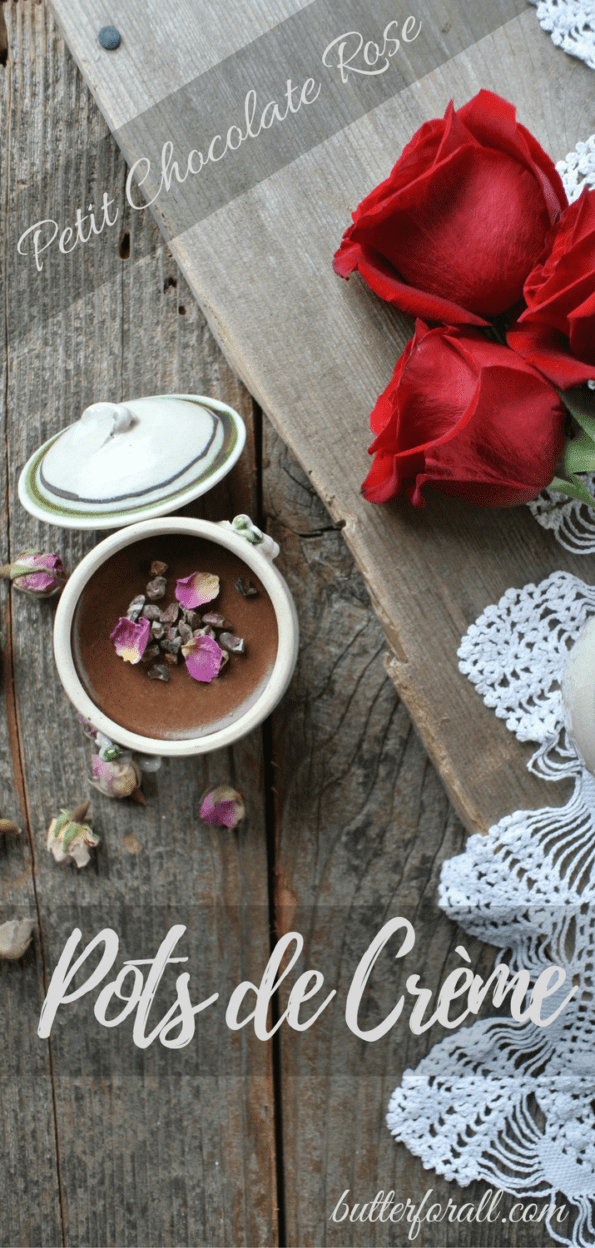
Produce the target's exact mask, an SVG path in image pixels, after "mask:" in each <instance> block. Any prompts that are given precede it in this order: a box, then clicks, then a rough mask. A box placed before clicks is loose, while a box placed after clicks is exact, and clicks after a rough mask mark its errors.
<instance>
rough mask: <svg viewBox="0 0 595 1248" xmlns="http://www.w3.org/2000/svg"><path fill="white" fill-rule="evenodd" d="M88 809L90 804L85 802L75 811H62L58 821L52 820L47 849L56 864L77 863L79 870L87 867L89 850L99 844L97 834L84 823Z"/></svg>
mask: <svg viewBox="0 0 595 1248" xmlns="http://www.w3.org/2000/svg"><path fill="white" fill-rule="evenodd" d="M88 809H89V802H84V803H83V804H82V806H77V808H76V810H73V811H70V810H65V809H62V810H61V811H60V814H59V815H58V817H57V819H52V822H51V823H50V826H49V828H48V839H47V847H48V849H49V851H50V854H52V855H53V857H54V858H55V860H56V862H76V865H77V867H78V868H79V869H80V868H81V867H86V865H87V863H88V862H89V859H90V854H89V849H90V848H93V846H95V845H98V844H99V837H98V836H97V833H96V832H93V829H92V828H91V827H90V825H89V824H88V823H85V822H84V820H85V818H86V815H87V811H88Z"/></svg>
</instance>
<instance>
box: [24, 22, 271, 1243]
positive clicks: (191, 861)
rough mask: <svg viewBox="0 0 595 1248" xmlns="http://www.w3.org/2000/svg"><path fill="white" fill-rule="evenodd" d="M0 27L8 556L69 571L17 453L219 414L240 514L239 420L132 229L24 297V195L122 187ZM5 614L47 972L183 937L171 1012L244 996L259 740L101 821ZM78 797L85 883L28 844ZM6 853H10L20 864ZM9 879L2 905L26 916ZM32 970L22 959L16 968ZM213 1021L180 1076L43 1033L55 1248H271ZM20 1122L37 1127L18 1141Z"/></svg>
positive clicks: (36, 57) (173, 281)
mask: <svg viewBox="0 0 595 1248" xmlns="http://www.w3.org/2000/svg"><path fill="white" fill-rule="evenodd" d="M3 11H4V14H5V17H6V24H7V30H8V36H9V40H10V57H11V61H10V64H11V81H12V92H13V94H12V109H13V114H12V116H13V121H12V124H11V127H10V130H9V136H10V153H9V164H8V169H9V192H8V222H9V229H8V231H7V238H8V241H7V247H6V254H7V292H8V318H9V319H8V342H9V348H8V376H7V385H6V393H7V412H8V427H7V446H8V462H9V469H10V490H9V508H8V510H7V513H6V514H7V516H8V517H9V522H10V533H9V537H10V548H11V551H12V552H13V553H14V552H15V551H17V550H18V549H20V548H23V547H25V546H27V545H29V546H32V545H34V546H39V547H41V548H44V549H48V548H50V549H59V550H60V551H61V553H62V554H63V558H64V561H65V564H66V565H67V567H68V568H70V569H71V568H72V567H73V566H74V565H75V563H76V562H77V560H78V559H79V558H80V557H81V555H82V554H83V553H84V551H85V550H86V549H88V548H89V547H90V546H91V545H93V543H94V536H93V535H92V534H87V535H81V534H78V533H63V532H60V531H58V530H56V529H52V528H49V527H48V526H44V525H42V524H38V523H37V522H35V521H33V520H32V518H31V517H30V516H28V514H27V513H26V512H24V511H23V509H22V507H21V506H20V504H19V503H18V500H17V494H16V481H17V478H18V473H19V470H20V467H21V466H22V464H23V463H24V461H25V459H26V457H27V456H28V455H29V453H30V451H31V450H32V449H33V447H34V446H36V445H39V443H40V442H41V441H42V440H43V439H45V438H47V437H48V436H50V434H51V433H52V431H54V430H58V429H60V428H62V427H63V426H64V425H65V424H66V423H67V422H68V421H70V420H72V419H74V418H76V416H77V415H78V414H79V413H80V412H81V411H82V410H83V408H84V407H85V406H86V405H87V404H88V403H89V402H90V401H91V400H93V399H98V398H101V397H104V398H108V399H118V400H119V399H121V398H123V397H126V396H129V395H132V394H133V393H135V394H139V393H141V394H142V393H157V392H159V391H174V390H179V389H182V390H185V391H193V390H199V391H200V390H206V391H208V392H209V393H211V394H212V395H214V396H216V397H217V396H220V397H222V398H224V399H225V400H226V401H228V402H231V403H232V404H234V405H235V406H236V407H238V408H239V409H240V410H241V411H242V414H243V415H244V417H245V419H246V421H247V424H248V427H249V450H248V452H247V454H246V455H245V456H244V457H243V458H242V463H241V465H238V466H237V467H236V469H235V470H234V474H233V477H230V479H229V480H228V482H227V483H226V484H225V485H222V486H221V488H220V489H219V490H218V491H214V492H213V495H212V496H209V499H208V500H207V501H205V502H204V503H203V505H202V510H203V511H204V513H205V514H207V515H209V516H210V517H211V518H215V519H219V518H222V517H223V516H229V514H230V511H233V510H235V511H238V510H247V511H254V508H255V506H256V504H257V497H256V489H255V483H256V472H255V440H254V419H253V405H252V401H251V399H250V397H249V396H248V395H247V393H246V392H245V390H244V389H243V388H242V387H241V385H240V384H239V382H238V381H237V380H236V379H235V378H234V377H233V375H232V374H231V373H230V370H229V367H228V366H227V365H226V363H225V361H223V360H222V359H221V356H220V353H219V351H218V349H217V348H216V346H215V344H214V343H213V341H212V338H211V337H210V335H209V333H208V331H207V329H206V326H205V322H204V318H203V317H202V315H201V313H200V312H199V310H198V309H197V307H196V305H195V304H194V301H193V299H192V296H191V294H190V291H189V290H188V289H187V287H186V286H185V284H184V283H183V280H182V278H181V276H180V274H179V272H178V270H177V268H176V266H175V265H174V263H173V262H172V259H171V256H170V255H169V254H168V252H167V250H166V248H165V247H164V245H163V244H162V243H161V242H160V239H159V235H158V233H157V231H156V229H155V226H154V225H153V223H152V222H151V221H150V219H149V218H148V217H145V218H144V219H142V220H139V219H136V220H134V221H133V220H129V219H128V218H126V219H123V221H122V225H123V233H122V237H121V239H120V243H121V247H120V250H121V251H122V253H123V255H124V256H127V257H128V258H126V259H120V258H119V256H118V248H117V246H113V245H111V242H110V245H109V246H106V245H105V242H106V240H105V239H98V240H97V242H96V245H95V246H94V247H89V248H88V250H87V251H83V249H80V250H79V252H78V253H76V254H75V253H73V255H72V256H70V257H62V259H63V260H64V264H63V265H62V269H61V273H60V275H59V276H57V275H56V273H55V271H54V272H53V273H50V270H49V268H48V270H47V271H45V270H44V271H43V272H41V273H39V274H38V277H39V281H38V282H30V281H25V282H24V283H23V280H22V276H23V274H22V268H21V267H20V261H19V257H18V255H17V252H16V239H17V238H18V236H19V235H18V233H17V230H20V229H21V228H22V227H21V226H20V222H21V220H22V218H23V215H24V216H25V217H26V216H27V214H31V213H36V214H38V213H39V210H40V203H42V201H40V200H39V198H38V194H39V188H40V186H43V185H44V184H48V185H49V183H50V178H49V174H50V171H51V183H52V187H53V194H54V197H55V199H54V202H55V203H56V204H57V206H58V208H59V209H60V212H61V214H62V215H66V214H67V213H72V210H73V209H72V206H73V205H84V204H87V203H89V202H91V201H92V200H94V199H95V197H96V194H97V190H98V188H99V187H101V189H102V190H103V189H104V188H105V189H107V190H108V191H109V195H110V197H113V198H114V202H115V203H117V204H118V206H119V207H120V208H121V207H122V194H123V185H124V179H125V168H124V164H123V161H122V158H121V156H120V154H119V152H118V149H117V147H116V145H115V143H114V142H113V140H112V139H111V138H109V137H107V138H106V128H105V124H104V122H103V121H102V119H101V117H100V115H99V114H98V112H97V109H96V107H95V105H94V103H93V101H92V99H91V97H90V96H89V93H88V91H87V90H86V88H85V86H84V84H83V83H82V81H81V79H80V76H79V75H78V73H77V71H76V68H75V66H74V65H73V62H72V61H71V58H70V57H69V55H68V52H67V50H66V48H65V46H64V44H63V42H62V40H61V39H60V38H59V36H58V34H57V31H56V28H55V25H54V22H53V19H52V18H51V16H50V14H49V13H48V10H47V8H46V7H45V6H41V5H26V4H25V5H24V4H16V3H10V4H5V5H4V6H3ZM0 72H2V71H0ZM58 119H59V126H60V130H61V138H60V141H58V135H57V132H56V129H55V127H56V126H57V125H58ZM89 152H91V153H92V154H93V159H91V158H90V157H89ZM42 210H43V208H42ZM29 219H31V216H29ZM126 234H128V236H129V238H128V241H126V239H125V237H124V235H126ZM12 613H13V624H14V648H13V661H14V673H15V699H16V716H17V724H18V739H19V750H20V754H21V756H22V763H23V775H24V785H25V792H26V802H27V808H28V810H29V812H30V820H31V828H32V832H33V848H34V861H33V879H34V882H35V889H36V893H37V897H38V902H39V913H40V922H41V931H42V934H43V942H44V950H45V954H46V958H47V967H48V970H50V971H51V970H52V969H53V967H54V966H55V965H56V962H57V959H58V957H59V954H60V952H61V950H62V948H63V945H64V943H65V940H66V938H67V937H68V935H69V934H70V932H71V931H72V930H73V928H74V927H75V926H79V927H80V928H81V930H82V932H83V937H84V939H85V940H87V939H89V938H90V937H91V936H92V935H94V934H96V933H97V932H98V931H99V930H100V929H101V928H102V927H104V926H112V927H113V928H114V929H115V930H116V932H118V934H119V936H120V939H121V944H122V956H126V955H127V956H131V957H135V956H136V957H145V958H147V957H151V956H153V954H154V953H155V952H156V950H157V948H158V946H159V944H160V942H161V940H162V939H163V937H164V936H165V935H166V933H167V931H168V929H169V928H170V927H171V926H172V924H174V923H180V922H182V923H186V924H187V928H188V930H187V935H186V936H185V937H184V945H185V947H184V949H183V951H182V952H183V953H184V954H187V955H188V958H189V963H188V969H189V970H190V972H191V991H192V996H193V1000H199V999H202V997H204V996H207V995H208V994H209V993H210V992H212V991H219V992H220V993H221V995H222V1001H223V1003H224V1002H225V994H226V991H227V990H229V991H231V988H232V987H233V986H235V984H236V983H238V982H240V981H241V980H242V979H243V978H247V977H248V978H260V975H261V974H262V970H263V967H264V965H265V964H266V960H267V958H268V951H269V917H268V895H267V857H266V829H265V819H264V799H263V753H262V742H261V738H260V735H259V734H258V733H256V734H253V735H252V737H250V738H249V739H248V740H247V741H245V742H242V743H241V744H240V745H238V746H237V747H234V748H233V749H230V750H228V751H225V752H224V753H219V754H214V755H211V756H209V757H208V758H204V759H197V760H194V759H193V760H175V761H174V760H172V761H171V762H170V763H168V764H166V765H164V767H163V770H162V771H161V772H159V773H158V775H157V776H155V777H151V778H149V779H147V781H146V791H147V800H148V805H147V807H146V809H142V808H141V807H138V806H135V805H131V804H130V803H123V804H119V803H117V802H111V801H109V800H108V799H107V798H105V797H103V796H101V795H100V794H99V793H97V792H95V791H94V790H92V789H91V788H90V786H89V780H88V776H89V759H90V748H89V745H88V742H86V741H85V738H84V737H83V735H82V732H81V728H80V726H79V724H78V723H77V719H76V715H75V713H74V711H73V709H72V707H71V706H70V705H69V703H68V702H67V700H66V697H65V695H64V693H63V691H62V689H61V686H60V684H59V681H58V678H57V674H56V670H55V666H54V662H53V651H52V623H53V608H52V604H51V603H41V604H37V603H32V602H30V601H28V600H27V599H25V598H24V597H23V596H20V597H18V596H17V595H16V594H13V598H12ZM225 781H233V783H234V784H236V785H237V786H238V787H239V788H240V789H241V790H242V792H243V794H244V796H245V800H246V804H247V808H248V811H249V818H248V819H247V821H246V824H245V825H243V826H242V829H241V830H240V831H239V832H238V833H237V834H236V833H230V834H229V835H227V836H220V835H219V834H218V833H217V832H214V831H213V830H207V829H205V828H204V827H202V826H201V825H200V824H199V821H198V806H199V800H200V795H201V793H202V792H203V791H204V789H205V788H206V787H207V786H208V785H209V783H210V782H225ZM86 797H91V799H92V810H93V816H94V822H95V828H96V830H97V831H98V832H99V834H100V836H101V845H100V848H99V850H98V851H97V853H96V855H95V856H94V861H93V865H90V866H89V867H88V868H87V869H85V870H83V871H81V872H77V871H76V869H75V868H66V869H60V868H58V867H57V866H56V864H55V863H54V862H53V860H52V859H51V857H50V856H49V855H48V854H47V852H46V849H45V829H46V828H47V825H48V822H49V820H50V818H51V817H52V815H53V814H54V813H55V812H56V810H57V809H58V807H59V806H60V805H64V804H66V805H70V806H72V805H73V804H75V803H78V802H79V801H81V800H83V799H84V798H86ZM0 852H3V851H2V848H1V847H0ZM10 852H11V853H13V854H17V855H18V853H19V848H18V846H17V847H16V848H15V849H14V850H11V851H10ZM27 869H28V874H27V876H26V879H25V883H24V884H23V885H22V886H21V891H22V892H24V894H25V895H27V896H28V892H27V889H28V888H29V886H30V880H31V873H30V869H29V868H27ZM15 874H16V869H15ZM16 887H17V885H16V883H15V890H16ZM15 895H16V894H15ZM36 958H37V948H36V950H35V951H34V954H33V955H32V958H31V959H30V960H31V961H32V965H33V966H35V965H36ZM3 969H4V968H3ZM9 971H10V975H11V981H10V982H11V989H12V990H13V991H14V992H15V994H16V999H15V1003H14V1008H15V1009H18V1008H19V1007H20V1011H21V1012H20V1014H19V1016H18V1027H17V1021H16V1016H14V1021H13V1023H12V1025H13V1027H14V1034H15V1048H16V1044H17V1037H18V1038H19V1047H20V1051H21V1055H22V1056H21V1062H24V1061H25V1060H28V1059H29V1051H30V1052H31V1054H32V1055H33V1057H32V1059H31V1060H32V1071H33V1075H34V1076H36V1075H37V1074H38V1072H39V1063H40V1062H41V1061H42V1060H46V1062H47V1046H44V1045H42V1044H41V1043H40V1042H39V1041H37V1039H36V1037H35V1031H36V1026H37V1019H38V1013H39V1007H40V1004H41V1000H42V995H43V994H42V992H41V991H40V990H39V987H37V989H36V990H33V991H32V990H31V984H30V983H29V984H28V981H27V980H26V979H25V978H24V977H23V976H24V975H26V973H27V966H25V967H22V966H21V965H20V964H16V966H14V967H11V968H9ZM35 982H37V981H35ZM13 985H14V988H13ZM27 986H28V988H29V993H30V995H29V998H28V999H27V1000H26V1005H25V997H24V994H25V993H26V991H27ZM172 986H173V981H172V982H171V983H170V984H169V987H168V991H169V992H171V989H172ZM201 992H202V997H201V996H200V995H199V994H200V993H201ZM195 994H196V995H195ZM170 1000H171V997H170ZM168 1004H169V1001H168ZM11 1008H12V1006H11ZM162 1012H163V1011H162ZM223 1013H224V1009H223V1008H220V1009H219V1010H218V1013H217V1014H216V1016H214V1017H213V1018H212V1019H209V1021H205V1022H204V1023H202V1021H201V1024H200V1025H199V1027H198V1032H197V1036H196V1037H195V1041H194V1042H193V1044H192V1045H191V1046H190V1047H189V1048H188V1049H186V1050H184V1051H182V1052H180V1053H178V1054H168V1053H167V1052H166V1050H163V1049H161V1046H159V1048H160V1049H161V1051H160V1052H159V1053H156V1052H155V1050H154V1049H149V1050H147V1051H146V1052H141V1051H140V1050H136V1049H135V1048H134V1047H133V1044H132V1040H131V1035H130V1030H129V1028H127V1025H124V1026H123V1028H122V1032H121V1033H120V1032H119V1031H118V1032H113V1031H110V1032H103V1031H100V1029H99V1028H98V1027H97V1024H96V1023H95V1020H94V1018H93V1015H92V1001H91V1003H90V1002H89V999H86V998H83V999H82V1000H81V1002H80V1003H78V1004H77V1005H76V1006H73V1007H71V1010H70V1011H68V1012H67V1011H65V1012H64V1014H63V1016H62V1020H61V1021H60V1019H58V1021H57V1023H56V1024H55V1027H54V1030H53V1033H52V1038H51V1053H52V1062H53V1072H54V1095H55V1105H56V1134H57V1139H58V1143H59V1152H60V1167H61V1188H62V1197H63V1213H64V1236H65V1242H66V1243H73V1244H74V1243H76V1244H79V1243H94V1244H139V1245H140V1244H149V1243H151V1244H164V1245H174V1244H193V1245H194V1244H196V1245H199V1244H204V1245H213V1244H215V1243H234V1244H236V1243H237V1244H257V1243H267V1244H274V1243H275V1242H276V1200H275V1165H274V1130H273V1119H274V1106H273V1091H272V1074H271V1055H270V1051H269V1049H268V1048H267V1047H266V1046H262V1045H261V1044H260V1042H258V1041H257V1040H256V1039H255V1038H254V1037H252V1039H251V1038H250V1036H249V1034H248V1033H242V1034H241V1035H240V1036H238V1037H236V1036H234V1035H233V1034H232V1033H231V1032H230V1031H229V1030H228V1029H227V1027H226V1026H225V1023H224V1017H223ZM12 1017H13V1015H11V1018H12ZM124 1031H126V1034H124ZM23 1033H25V1034H26V1043H25V1044H24V1045H23V1042H22V1037H23ZM44 1054H45V1055H46V1056H45V1059H43V1055H44ZM40 1055H41V1056H40ZM176 1058H177V1060H175V1059H176ZM36 1086H37V1085H36V1084H35V1085H34V1084H33V1083H32V1081H31V1080H29V1081H28V1082H26V1083H25V1084H23V1085H20V1084H19V1085H16V1086H15V1089H14V1090H13V1091H12V1092H11V1094H10V1095H11V1096H12V1100H13V1101H14V1102H15V1108H18V1109H22V1105H21V1102H22V1101H23V1100H24V1101H25V1102H26V1105H25V1108H24V1110H23V1114H24V1117H23V1123H24V1125H22V1126H21V1128H20V1133H19V1134H18V1135H17V1136H16V1141H17V1144H18V1145H19V1149H20V1153H19V1152H18V1151H17V1153H15V1156H14V1158H13V1155H12V1153H10V1154H9V1157H10V1163H11V1166H14V1167H15V1168H16V1164H17V1160H18V1159H19V1157H20V1154H21V1153H22V1152H23V1150H24V1151H25V1153H26V1157H27V1163H26V1165H25V1164H23V1163H21V1166H22V1168H21V1171H20V1175H19V1177H18V1183H17V1184H16V1185H15V1187H14V1190H13V1191H12V1193H11V1195H10V1199H11V1200H12V1202H13V1203H14V1204H15V1206H16V1205H17V1204H18V1205H20V1222H18V1221H17V1222H16V1223H14V1228H13V1224H9V1225H10V1226H11V1229H10V1231H9V1232H7V1234H8V1238H7V1240H6V1241H5V1242H7V1243H8V1242H10V1243H16V1242H18V1243H25V1242H26V1243H32V1244H33V1243H43V1244H45V1245H48V1248H49V1245H50V1244H52V1245H53V1244H56V1243H58V1242H61V1238H62V1235H61V1231H60V1229H59V1224H58V1225H56V1224H55V1222H54V1223H52V1222H51V1220H50V1218H49V1217H48V1219H47V1221H46V1223H45V1225H44V1226H43V1228H42V1229H41V1230H39V1229H38V1224H39V1220H40V1218H43V1216H44V1211H45V1210H47V1209H49V1208H51V1207H52V1204H53V1205H56V1204H57V1197H58V1184H57V1179H56V1174H55V1172H54V1176H53V1179H52V1178H51V1177H50V1175H49V1174H48V1168H47V1165H46V1163H45V1160H44V1159H45V1156H46V1153H47V1154H48V1157H49V1166H50V1172H51V1164H52V1158H51V1149H50V1148H49V1146H48V1145H47V1144H46V1143H45V1142H44V1141H43V1140H42V1139H41V1133H42V1125H41V1124H42V1113H41V1111H43V1109H44V1101H43V1098H42V1097H41V1096H40V1100H39V1101H38V1099H37V1096H35V1097H34V1096H33V1087H36ZM19 1089H20V1090H19ZM27 1097H28V1100H27ZM38 1106H39V1110H38ZM38 1112H39V1114H40V1121H39V1122H38V1123H37V1125H36V1128H35V1130H33V1129H31V1132H30V1138H28V1139H27V1138H24V1137H26V1136H27V1134H28V1132H29V1125H30V1119H31V1118H32V1117H33V1115H35V1114H37V1113H38ZM11 1130H12V1132H13V1135H12V1136H11V1137H10V1139H11V1141H12V1140H13V1137H14V1127H13V1128H11ZM11 1148H12V1142H11ZM54 1164H55V1161H54ZM36 1167H37V1168H38V1170H37V1177H35V1174H36ZM44 1167H45V1168H44ZM30 1175H31V1176H32V1177H31V1182H30V1186H29V1188H28V1191H26V1190H25V1188H26V1185H27V1184H29V1176H30ZM44 1183H45V1185H46V1189H47V1190H44V1186H43V1185H44ZM38 1193H39V1195H38ZM27 1219H29V1221H30V1228H31V1229H30V1231H28V1230H27V1228H26V1220H27ZM28 1234H30V1236H31V1237H30V1238H27V1235H28Z"/></svg>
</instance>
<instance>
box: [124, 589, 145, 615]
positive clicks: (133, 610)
mask: <svg viewBox="0 0 595 1248" xmlns="http://www.w3.org/2000/svg"><path fill="white" fill-rule="evenodd" d="M144 605H145V595H144V594H137V596H136V598H133V599H132V602H129V603H128V609H127V611H126V618H127V619H128V620H134V621H135V622H136V620H138V617H139V615H140V614H141V611H142V609H143V607H144Z"/></svg>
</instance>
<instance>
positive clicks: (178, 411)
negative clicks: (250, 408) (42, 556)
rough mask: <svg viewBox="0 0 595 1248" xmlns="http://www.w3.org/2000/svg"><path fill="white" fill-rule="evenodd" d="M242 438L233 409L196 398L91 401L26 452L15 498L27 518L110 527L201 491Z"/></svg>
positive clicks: (226, 465) (162, 510) (222, 470)
mask: <svg viewBox="0 0 595 1248" xmlns="http://www.w3.org/2000/svg"><path fill="white" fill-rule="evenodd" d="M245 438H246V430H245V426H244V423H243V421H242V419H241V417H240V416H238V414H237V412H234V411H233V409H232V408H231V407H228V406H227V405H226V404H225V403H219V402H218V401H217V400H215V399H209V398H205V397H204V396H199V395H188V394H172V395H152V396H149V397H148V398H143V399H125V400H124V401H123V402H122V403H93V404H92V405H91V406H90V407H88V408H87V409H86V410H85V411H84V412H83V414H82V416H81V418H80V420H77V421H75V423H74V424H73V425H70V426H69V427H68V428H67V429H64V430H63V431H62V432H61V433H59V434H57V436H56V437H54V438H51V439H50V440H49V442H46V443H45V444H44V445H43V446H42V447H40V449H39V450H38V451H36V452H35V454H34V455H32V456H31V459H30V460H29V461H28V463H27V464H26V465H25V468H24V469H23V472H22V473H21V477H20V480H19V497H20V499H21V502H22V504H23V506H24V507H26V509H27V511H30V512H31V513H32V514H33V515H34V516H37V517H38V518H39V519H42V520H46V521H49V522H50V523H52V524H57V525H60V526H61V527H64V528H77V529H85V528H88V529H101V528H110V529H113V528H117V527H119V526H120V525H123V524H130V523H132V522H133V521H135V520H145V519H149V518H151V517H152V516H159V515H165V514H166V513H167V512H169V511H173V510H175V509H176V508H178V507H181V506H183V504H184V503H187V502H190V501H191V499H193V498H197V497H198V496H199V495H200V494H204V493H206V491H207V490H210V489H211V488H212V487H213V486H214V485H215V484H216V483H217V481H219V480H221V478H222V477H223V476H225V475H226V473H228V472H229V470H230V468H231V467H232V466H233V464H234V463H235V462H236V460H237V459H238V456H239V455H240V454H241V451H242V449H243V446H244V442H245Z"/></svg>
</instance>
